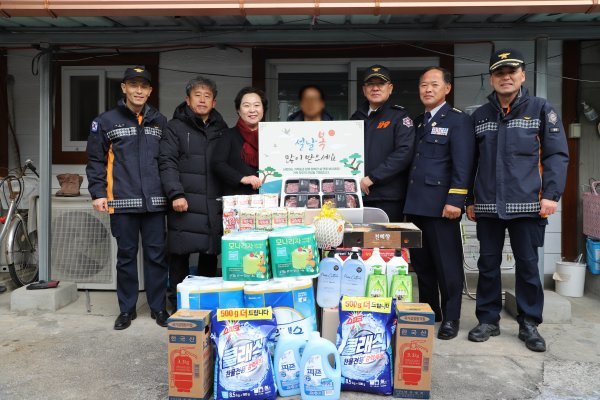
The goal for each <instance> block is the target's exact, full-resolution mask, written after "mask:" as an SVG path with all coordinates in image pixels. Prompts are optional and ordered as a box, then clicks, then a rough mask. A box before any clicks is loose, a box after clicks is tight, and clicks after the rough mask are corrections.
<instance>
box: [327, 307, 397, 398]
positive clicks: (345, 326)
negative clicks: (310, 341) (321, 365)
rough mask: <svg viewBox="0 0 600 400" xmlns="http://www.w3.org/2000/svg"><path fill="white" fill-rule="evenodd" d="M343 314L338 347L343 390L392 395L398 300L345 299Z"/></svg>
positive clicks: (340, 308) (341, 313)
mask: <svg viewBox="0 0 600 400" xmlns="http://www.w3.org/2000/svg"><path fill="white" fill-rule="evenodd" d="M339 315H340V322H339V327H338V331H337V343H336V345H337V349H338V351H339V352H340V360H341V364H342V390H349V391H356V392H367V393H373V394H379V395H385V396H389V395H391V394H392V392H393V389H394V388H393V383H394V382H393V376H394V374H393V367H394V363H393V361H392V342H393V338H394V330H395V328H396V312H395V310H394V299H392V298H391V297H378V298H372V297H351V296H344V297H342V300H341V301H340V305H339Z"/></svg>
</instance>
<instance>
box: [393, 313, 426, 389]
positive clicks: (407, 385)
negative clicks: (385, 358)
mask: <svg viewBox="0 0 600 400" xmlns="http://www.w3.org/2000/svg"><path fill="white" fill-rule="evenodd" d="M396 314H397V316H398V326H397V327H396V349H395V351H394V397H397V398H401V399H429V398H430V396H431V358H432V356H433V334H434V324H435V315H434V313H433V311H432V310H431V307H429V305H428V304H421V303H400V302H398V303H396Z"/></svg>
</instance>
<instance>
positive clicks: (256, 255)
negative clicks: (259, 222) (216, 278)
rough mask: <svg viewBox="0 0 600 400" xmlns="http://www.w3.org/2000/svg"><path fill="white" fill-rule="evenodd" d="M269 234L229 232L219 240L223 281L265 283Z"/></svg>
mask: <svg viewBox="0 0 600 400" xmlns="http://www.w3.org/2000/svg"><path fill="white" fill-rule="evenodd" d="M268 239H269V234H268V233H267V232H260V231H239V232H231V233H229V234H227V235H224V236H223V237H222V238H221V266H222V269H223V280H225V281H266V280H268V279H269V278H270V277H271V268H270V266H269V240H268Z"/></svg>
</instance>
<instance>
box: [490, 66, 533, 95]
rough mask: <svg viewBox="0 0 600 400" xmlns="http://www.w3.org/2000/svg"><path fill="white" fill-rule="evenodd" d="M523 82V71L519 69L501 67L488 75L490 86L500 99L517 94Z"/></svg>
mask: <svg viewBox="0 0 600 400" xmlns="http://www.w3.org/2000/svg"><path fill="white" fill-rule="evenodd" d="M523 82H525V71H523V68H521V67H517V68H515V67H508V66H507V67H501V68H498V69H496V70H494V71H493V72H492V74H491V75H490V84H491V85H492V87H493V88H494V90H495V91H496V93H497V94H498V95H499V96H501V97H511V96H514V95H516V94H517V93H519V89H521V86H522V85H523Z"/></svg>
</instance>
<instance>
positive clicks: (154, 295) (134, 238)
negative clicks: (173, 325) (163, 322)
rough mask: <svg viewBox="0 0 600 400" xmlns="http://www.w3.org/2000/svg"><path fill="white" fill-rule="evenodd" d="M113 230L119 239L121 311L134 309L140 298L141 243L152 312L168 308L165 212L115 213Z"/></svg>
mask: <svg viewBox="0 0 600 400" xmlns="http://www.w3.org/2000/svg"><path fill="white" fill-rule="evenodd" d="M110 229H111V232H112V235H113V236H114V237H115V238H116V240H117V247H118V251H117V297H118V298H119V308H120V310H121V312H132V311H134V310H135V309H136V304H137V300H138V290H139V280H138V266H137V264H138V260H137V256H138V245H139V241H140V233H141V236H142V250H143V253H144V286H145V289H146V297H147V298H148V305H149V306H150V309H151V310H152V311H161V310H163V309H164V308H165V296H166V291H167V274H168V268H167V263H166V250H165V245H166V242H165V238H166V231H165V214H164V213H158V212H157V213H127V214H112V215H111V216H110Z"/></svg>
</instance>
